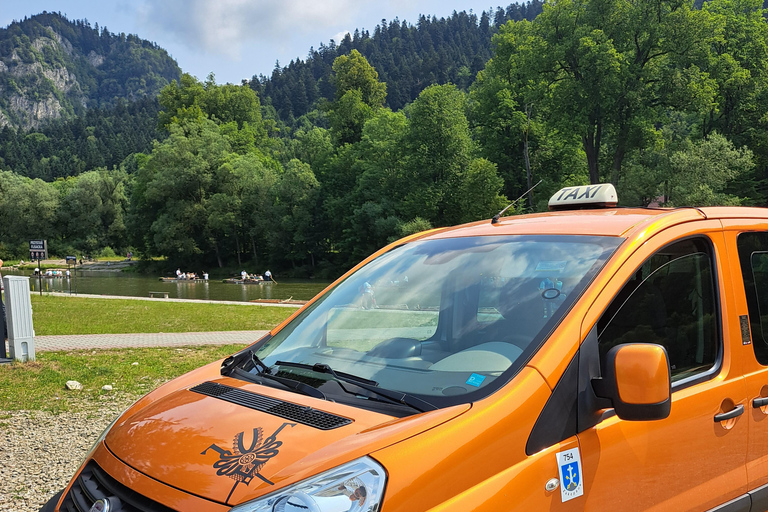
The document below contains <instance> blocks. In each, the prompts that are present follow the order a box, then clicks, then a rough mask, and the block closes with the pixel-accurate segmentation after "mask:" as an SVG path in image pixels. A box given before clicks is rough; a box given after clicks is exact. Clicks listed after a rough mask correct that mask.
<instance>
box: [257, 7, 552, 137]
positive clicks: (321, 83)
mask: <svg viewBox="0 0 768 512" xmlns="http://www.w3.org/2000/svg"><path fill="white" fill-rule="evenodd" d="M542 5H543V2H541V0H529V1H528V2H525V3H522V4H517V3H514V4H510V5H509V6H508V7H507V8H506V9H502V8H500V7H499V8H498V9H497V10H496V11H495V12H485V11H484V12H483V13H482V14H480V15H479V16H478V15H477V14H474V13H472V12H470V13H467V12H466V11H461V12H456V11H454V12H453V14H452V15H451V16H450V17H447V18H438V17H432V16H421V17H420V18H419V20H418V23H417V24H416V25H411V24H409V23H406V22H405V21H402V22H401V21H399V20H398V19H397V18H395V19H394V20H392V21H389V22H387V20H382V21H381V23H380V24H379V25H377V26H376V28H375V30H374V33H373V34H372V35H371V34H370V33H369V32H368V31H366V30H363V31H360V30H355V33H354V34H353V35H349V34H348V35H347V36H346V37H345V38H344V39H343V40H342V41H341V42H339V43H338V44H337V43H336V42H334V41H331V43H330V45H325V44H321V45H320V48H319V50H315V49H310V51H309V54H308V56H307V59H306V60H301V59H298V60H296V61H291V63H290V64H289V65H288V66H285V67H283V68H280V67H279V66H277V67H276V68H275V70H274V71H273V72H272V75H271V76H270V77H265V76H254V77H253V78H252V79H251V81H250V85H251V87H252V88H253V89H254V90H255V91H256V92H257V93H258V94H259V96H260V97H261V98H262V99H263V102H264V103H271V104H272V106H273V107H274V108H275V110H276V111H277V112H278V114H279V116H280V118H281V119H282V120H283V121H285V122H287V123H289V124H290V123H292V121H293V119H295V118H298V117H300V116H302V115H303V114H306V113H307V112H309V111H310V110H311V109H312V108H313V105H314V103H315V102H316V101H317V100H319V99H321V98H325V99H327V100H332V99H333V96H334V94H335V88H334V86H333V78H332V72H331V71H332V70H331V66H332V65H333V61H334V60H335V59H336V57H338V56H340V55H345V54H348V53H349V52H350V51H352V50H353V49H354V50H357V51H359V52H360V53H361V54H362V55H363V56H365V58H366V59H368V62H370V63H371V65H372V66H373V67H374V68H376V71H377V72H378V73H379V79H380V80H382V81H383V82H386V84H387V100H386V102H387V106H388V107H390V108H391V109H393V110H400V109H401V108H403V107H404V106H405V105H406V104H408V103H410V102H412V101H413V100H414V99H416V97H417V96H418V95H419V93H420V92H421V91H422V90H423V89H424V88H426V87H427V86H429V85H432V84H445V83H448V82H450V83H454V84H456V85H457V86H459V87H460V88H462V89H466V88H467V87H469V85H470V84H471V83H472V82H473V81H474V80H475V76H476V75H477V72H478V71H480V70H481V69H483V68H484V67H485V63H486V62H488V59H490V58H491V52H492V49H491V46H492V44H491V37H492V36H493V34H494V33H496V31H497V29H498V27H499V26H500V25H502V24H504V23H506V22H507V21H509V20H516V21H517V20H522V19H528V20H532V19H534V18H535V17H536V16H537V15H538V14H539V13H540V12H541V10H542Z"/></svg>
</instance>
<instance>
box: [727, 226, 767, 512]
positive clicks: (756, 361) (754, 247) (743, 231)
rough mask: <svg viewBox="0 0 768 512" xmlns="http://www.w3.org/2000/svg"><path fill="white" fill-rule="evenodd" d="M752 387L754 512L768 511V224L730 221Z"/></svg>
mask: <svg viewBox="0 0 768 512" xmlns="http://www.w3.org/2000/svg"><path fill="white" fill-rule="evenodd" d="M725 227H726V242H727V243H728V248H729V252H730V254H731V258H730V261H732V262H734V267H735V268H734V274H735V276H736V279H734V291H735V294H734V295H735V301H734V302H735V305H736V312H735V313H734V315H733V316H734V318H737V317H738V320H739V325H740V328H741V333H742V339H741V347H740V348H741V352H742V355H743V360H744V373H745V379H746V386H747V399H748V402H747V405H746V407H747V410H748V414H747V415H746V416H747V419H748V422H749V448H748V450H747V462H746V464H747V478H748V488H749V493H750V496H751V501H752V510H754V511H757V510H768V225H767V222H766V220H761V221H746V222H745V221H736V220H731V221H726V222H725Z"/></svg>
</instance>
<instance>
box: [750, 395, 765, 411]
mask: <svg viewBox="0 0 768 512" xmlns="http://www.w3.org/2000/svg"><path fill="white" fill-rule="evenodd" d="M765 405H768V397H760V398H755V399H753V400H752V407H754V408H755V409H759V408H761V407H763V406H765Z"/></svg>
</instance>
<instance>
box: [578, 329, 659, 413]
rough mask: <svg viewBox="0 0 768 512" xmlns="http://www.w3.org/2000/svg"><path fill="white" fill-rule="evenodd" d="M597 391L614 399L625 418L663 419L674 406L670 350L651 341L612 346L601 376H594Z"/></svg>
mask: <svg viewBox="0 0 768 512" xmlns="http://www.w3.org/2000/svg"><path fill="white" fill-rule="evenodd" d="M592 388H593V389H594V391H595V394H596V395H597V396H599V397H602V398H607V399H609V400H610V401H611V404H612V405H613V408H614V410H615V411H616V415H617V416H618V417H619V418H621V419H623V420H630V421H649V420H662V419H664V418H666V417H668V416H669V413H670V410H671V408H672V372H671V370H670V367H669V357H668V356H667V351H666V349H665V348H664V347H662V346H661V345H655V344H652V343H626V344H623V345H617V346H615V347H613V348H612V349H611V350H610V351H609V352H608V355H607V356H606V358H605V373H604V375H603V378H602V379H593V380H592Z"/></svg>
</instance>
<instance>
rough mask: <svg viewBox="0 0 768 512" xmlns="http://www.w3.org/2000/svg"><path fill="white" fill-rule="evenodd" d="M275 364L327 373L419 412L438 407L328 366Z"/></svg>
mask: <svg viewBox="0 0 768 512" xmlns="http://www.w3.org/2000/svg"><path fill="white" fill-rule="evenodd" d="M275 364H276V365H277V366H289V367H293V368H302V369H304V370H312V371H313V372H317V373H326V374H328V375H331V376H332V377H333V378H334V379H336V380H337V381H339V382H346V383H348V384H353V385H355V386H357V387H360V388H363V389H365V390H366V391H370V392H371V393H373V394H374V395H377V396H380V397H384V398H387V399H389V400H390V401H392V402H394V403H397V404H402V405H407V406H408V407H410V408H412V409H416V410H417V411H419V412H426V411H434V410H436V409H437V406H435V405H433V404H431V403H429V402H427V401H426V400H422V399H421V398H419V397H417V396H414V395H410V394H408V393H404V392H402V391H393V390H391V389H386V388H380V387H379V383H378V382H376V381H374V380H370V379H366V378H363V377H358V376H357V375H352V374H350V373H344V372H336V371H334V370H333V368H331V367H330V366H328V365H327V364H323V363H315V364H314V365H311V364H304V363H291V362H288V361H277V362H276V363H275ZM339 385H340V386H341V388H342V389H343V390H344V391H346V392H347V393H350V394H358V393H355V392H353V391H349V390H348V389H346V388H345V387H344V386H343V385H341V384H339Z"/></svg>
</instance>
